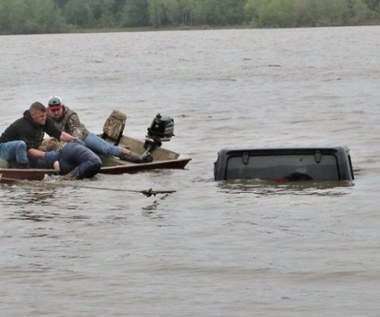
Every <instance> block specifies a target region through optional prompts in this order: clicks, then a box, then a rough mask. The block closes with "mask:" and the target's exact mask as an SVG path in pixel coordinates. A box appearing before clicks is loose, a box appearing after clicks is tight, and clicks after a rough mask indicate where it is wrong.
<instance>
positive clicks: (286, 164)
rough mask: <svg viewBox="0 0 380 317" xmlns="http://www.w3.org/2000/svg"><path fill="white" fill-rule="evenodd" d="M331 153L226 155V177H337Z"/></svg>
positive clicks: (290, 178)
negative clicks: (227, 156)
mask: <svg viewBox="0 0 380 317" xmlns="http://www.w3.org/2000/svg"><path fill="white" fill-rule="evenodd" d="M338 168H339V167H338V163H337V159H336V157H335V155H332V154H324V155H321V156H316V155H315V154H294V155H278V154H277V155H260V156H257V155H249V153H248V152H245V153H243V154H242V155H240V156H230V157H229V158H228V160H227V168H226V179H256V178H257V179H269V180H273V179H277V178H286V179H289V180H322V181H323V180H339V170H338Z"/></svg>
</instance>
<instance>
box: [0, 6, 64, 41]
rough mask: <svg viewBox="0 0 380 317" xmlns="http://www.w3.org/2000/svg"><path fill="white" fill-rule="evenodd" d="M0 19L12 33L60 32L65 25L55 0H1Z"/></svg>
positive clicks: (5, 31)
mask: <svg viewBox="0 0 380 317" xmlns="http://www.w3.org/2000/svg"><path fill="white" fill-rule="evenodd" d="M0 21H1V22H0V28H1V32H2V33H10V34H20V33H52V32H59V31H60V30H61V28H62V25H63V20H62V19H61V17H60V15H59V11H58V10H57V8H56V6H55V4H54V1H53V0H34V1H23V0H1V1H0Z"/></svg>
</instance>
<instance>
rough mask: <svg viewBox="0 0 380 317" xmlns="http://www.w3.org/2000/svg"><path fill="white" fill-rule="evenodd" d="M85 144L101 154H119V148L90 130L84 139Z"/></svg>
mask: <svg viewBox="0 0 380 317" xmlns="http://www.w3.org/2000/svg"><path fill="white" fill-rule="evenodd" d="M84 143H85V144H86V146H87V147H88V148H89V149H91V150H92V151H94V152H95V153H97V154H103V155H106V156H117V157H119V156H120V155H121V148H119V147H118V146H116V145H113V144H111V143H109V142H107V141H106V140H104V139H102V138H101V137H99V136H97V135H96V134H95V133H93V132H90V133H89V134H88V135H87V137H86V138H85V139H84Z"/></svg>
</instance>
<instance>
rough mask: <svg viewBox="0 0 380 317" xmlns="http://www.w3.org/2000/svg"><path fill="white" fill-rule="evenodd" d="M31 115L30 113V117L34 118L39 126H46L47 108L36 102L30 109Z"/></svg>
mask: <svg viewBox="0 0 380 317" xmlns="http://www.w3.org/2000/svg"><path fill="white" fill-rule="evenodd" d="M29 113H30V116H31V117H32V119H33V121H34V122H36V123H38V124H41V125H44V124H45V122H46V107H45V106H44V105H43V104H42V103H40V102H38V101H36V102H33V103H32V104H31V106H30V107H29Z"/></svg>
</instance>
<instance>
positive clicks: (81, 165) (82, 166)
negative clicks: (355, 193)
mask: <svg viewBox="0 0 380 317" xmlns="http://www.w3.org/2000/svg"><path fill="white" fill-rule="evenodd" d="M60 152H61V157H60V159H59V164H60V174H62V175H64V174H67V173H71V174H73V175H74V176H75V177H76V178H78V179H82V178H90V177H93V176H94V175H96V174H97V173H98V172H99V170H100V168H101V166H102V161H101V160H100V158H99V157H98V156H97V155H96V154H95V153H94V152H92V151H91V150H90V149H89V148H87V147H86V146H85V144H84V142H83V141H81V140H76V141H73V142H70V143H66V144H64V145H63V147H62V149H61V150H60Z"/></svg>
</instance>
